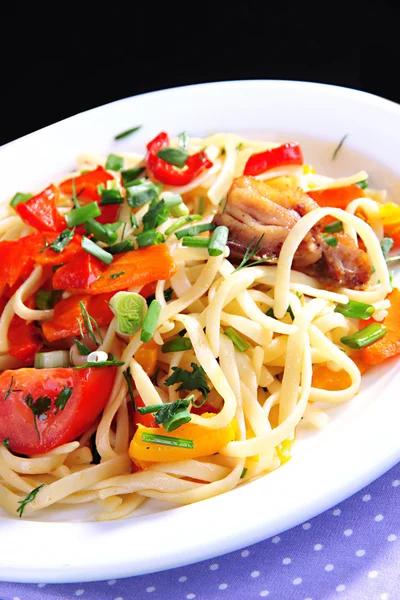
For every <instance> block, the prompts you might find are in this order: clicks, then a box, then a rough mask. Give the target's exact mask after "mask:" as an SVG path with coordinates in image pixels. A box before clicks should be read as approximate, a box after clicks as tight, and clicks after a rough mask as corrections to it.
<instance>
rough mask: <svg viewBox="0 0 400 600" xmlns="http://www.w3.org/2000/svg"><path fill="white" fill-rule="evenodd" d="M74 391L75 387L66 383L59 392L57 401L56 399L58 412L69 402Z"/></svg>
mask: <svg viewBox="0 0 400 600" xmlns="http://www.w3.org/2000/svg"><path fill="white" fill-rule="evenodd" d="M73 391H74V390H73V388H72V387H71V386H69V385H66V386H65V387H63V389H62V390H61V392H60V393H59V394H58V396H57V398H56V401H55V406H56V412H58V411H59V410H64V408H65V405H66V404H67V402H68V400H69V399H70V397H71V395H72V392H73Z"/></svg>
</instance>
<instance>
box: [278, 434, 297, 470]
mask: <svg viewBox="0 0 400 600" xmlns="http://www.w3.org/2000/svg"><path fill="white" fill-rule="evenodd" d="M293 443H294V439H291V440H289V439H287V440H283V442H282V443H281V444H279V445H278V446H276V453H277V455H278V458H279V460H280V461H281V465H283V464H285V463H286V462H288V460H290V459H291V458H292V454H291V450H292V446H293Z"/></svg>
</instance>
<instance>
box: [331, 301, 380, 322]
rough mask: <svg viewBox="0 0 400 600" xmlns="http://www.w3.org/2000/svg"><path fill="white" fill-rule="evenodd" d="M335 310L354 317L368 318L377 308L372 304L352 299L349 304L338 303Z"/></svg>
mask: <svg viewBox="0 0 400 600" xmlns="http://www.w3.org/2000/svg"><path fill="white" fill-rule="evenodd" d="M335 312H337V313H340V314H342V315H344V316H345V317H350V318H352V319H362V320H366V319H369V318H370V317H371V316H372V315H373V314H374V312H375V308H374V306H372V304H365V303H364V302H357V301H356V300H350V301H349V302H348V304H338V305H337V306H336V308H335Z"/></svg>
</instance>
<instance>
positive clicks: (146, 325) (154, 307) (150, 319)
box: [140, 300, 161, 342]
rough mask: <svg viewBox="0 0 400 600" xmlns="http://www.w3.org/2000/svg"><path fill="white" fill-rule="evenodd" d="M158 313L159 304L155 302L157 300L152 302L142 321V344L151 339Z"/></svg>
mask: <svg viewBox="0 0 400 600" xmlns="http://www.w3.org/2000/svg"><path fill="white" fill-rule="evenodd" d="M160 313H161V304H160V303H159V302H157V300H153V302H152V303H151V304H150V306H149V309H148V311H147V313H146V316H145V318H144V321H143V327H142V333H141V336H140V339H141V340H142V342H149V341H150V340H151V338H152V337H153V335H154V332H155V330H156V327H157V324H158V318H159V316H160Z"/></svg>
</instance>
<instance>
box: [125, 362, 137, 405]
mask: <svg viewBox="0 0 400 600" xmlns="http://www.w3.org/2000/svg"><path fill="white" fill-rule="evenodd" d="M122 375H123V376H124V379H125V381H126V384H127V386H128V395H129V399H130V401H131V407H132V410H133V412H135V411H136V405H135V397H134V395H133V380H132V375H131V368H130V367H128V368H127V369H125V370H124V371H122Z"/></svg>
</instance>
